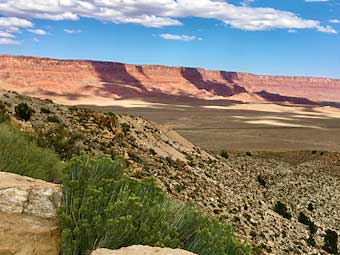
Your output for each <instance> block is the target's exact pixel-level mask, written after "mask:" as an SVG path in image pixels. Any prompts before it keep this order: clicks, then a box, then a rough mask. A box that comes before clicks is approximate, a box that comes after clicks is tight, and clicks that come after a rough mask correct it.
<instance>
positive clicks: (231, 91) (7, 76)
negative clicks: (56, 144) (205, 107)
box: [0, 55, 340, 106]
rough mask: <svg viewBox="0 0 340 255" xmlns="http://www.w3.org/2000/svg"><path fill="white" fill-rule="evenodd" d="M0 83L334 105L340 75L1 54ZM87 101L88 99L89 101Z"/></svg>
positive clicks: (119, 94)
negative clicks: (258, 72)
mask: <svg viewBox="0 0 340 255" xmlns="http://www.w3.org/2000/svg"><path fill="white" fill-rule="evenodd" d="M0 88H2V89H7V90H15V91H18V92H21V93H23V94H29V95H34V96H38V97H48V98H58V97H65V96H67V97H68V98H69V100H73V99H77V98H89V100H90V99H91V98H93V97H97V98H110V99H128V98H141V99H146V100H147V99H148V98H157V99H159V101H160V102H161V101H162V100H164V99H166V100H167V101H169V100H170V101H171V99H176V98H178V97H180V98H181V99H183V100H185V99H187V100H193V99H198V100H208V99H209V100H211V99H228V100H237V101H239V102H244V103H252V102H261V103H268V102H280V103H292V104H311V105H314V104H315V105H332V106H334V105H338V103H339V102H340V80H339V79H329V78H314V77H302V76H301V77H298V76H270V75H255V74H251V73H240V72H227V71H210V70H206V69H203V68H191V67H190V68H189V67H168V66H162V65H133V64H124V63H116V62H104V61H91V60H56V59H51V58H38V57H26V56H11V55H0ZM89 103H91V102H89Z"/></svg>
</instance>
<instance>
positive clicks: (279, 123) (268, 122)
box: [245, 119, 323, 129]
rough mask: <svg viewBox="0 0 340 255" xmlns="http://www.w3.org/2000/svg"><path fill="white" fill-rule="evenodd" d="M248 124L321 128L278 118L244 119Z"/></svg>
mask: <svg viewBox="0 0 340 255" xmlns="http://www.w3.org/2000/svg"><path fill="white" fill-rule="evenodd" d="M245 122H246V123H248V124H256V125H268V126H278V127H298V128H314V129H323V128H321V127H317V126H310V125H302V124H293V123H287V122H282V121H279V120H269V119H268V120H248V121H245Z"/></svg>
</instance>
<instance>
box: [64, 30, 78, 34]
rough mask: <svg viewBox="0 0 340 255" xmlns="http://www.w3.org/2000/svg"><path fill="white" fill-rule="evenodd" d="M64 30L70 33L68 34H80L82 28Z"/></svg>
mask: <svg viewBox="0 0 340 255" xmlns="http://www.w3.org/2000/svg"><path fill="white" fill-rule="evenodd" d="M64 32H65V33H68V34H79V33H81V30H80V29H76V30H73V29H64Z"/></svg>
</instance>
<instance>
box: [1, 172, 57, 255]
mask: <svg viewBox="0 0 340 255" xmlns="http://www.w3.org/2000/svg"><path fill="white" fill-rule="evenodd" d="M60 201H61V189H60V186H59V185H56V184H52V183H48V182H45V181H41V180H35V179H32V178H29V177H23V176H19V175H16V174H11V173H4V172H0V254H18V255H27V254H35V255H58V254H59V251H60V233H59V226H58V223H57V219H56V218H57V217H56V216H57V215H56V214H57V207H58V205H59V204H60Z"/></svg>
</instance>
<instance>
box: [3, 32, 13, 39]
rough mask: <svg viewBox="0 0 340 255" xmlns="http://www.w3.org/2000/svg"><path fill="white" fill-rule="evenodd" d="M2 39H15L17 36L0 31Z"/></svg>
mask: <svg viewBox="0 0 340 255" xmlns="http://www.w3.org/2000/svg"><path fill="white" fill-rule="evenodd" d="M0 37H7V38H14V37H15V36H14V35H12V34H11V33H8V32H1V31H0Z"/></svg>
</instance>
